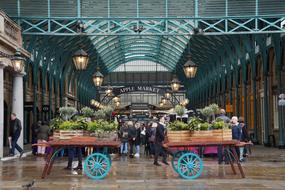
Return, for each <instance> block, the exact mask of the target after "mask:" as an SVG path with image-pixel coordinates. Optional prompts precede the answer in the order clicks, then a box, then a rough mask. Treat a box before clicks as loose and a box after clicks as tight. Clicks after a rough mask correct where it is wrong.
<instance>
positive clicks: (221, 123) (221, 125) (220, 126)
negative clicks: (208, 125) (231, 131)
mask: <svg viewBox="0 0 285 190" xmlns="http://www.w3.org/2000/svg"><path fill="white" fill-rule="evenodd" d="M224 127H225V123H224V121H215V122H213V124H212V129H223V128H224Z"/></svg>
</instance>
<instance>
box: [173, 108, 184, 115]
mask: <svg viewBox="0 0 285 190" xmlns="http://www.w3.org/2000/svg"><path fill="white" fill-rule="evenodd" d="M174 111H175V113H176V114H177V115H178V116H180V117H181V116H183V115H184V114H185V108H184V107H183V106H181V105H176V106H175V108H174Z"/></svg>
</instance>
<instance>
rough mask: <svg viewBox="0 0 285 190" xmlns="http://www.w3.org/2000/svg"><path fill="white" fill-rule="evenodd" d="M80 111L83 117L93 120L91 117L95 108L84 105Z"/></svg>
mask: <svg viewBox="0 0 285 190" xmlns="http://www.w3.org/2000/svg"><path fill="white" fill-rule="evenodd" d="M80 112H81V114H82V115H83V117H86V119H87V121H91V117H93V116H94V110H93V109H91V108H89V107H83V108H82V109H81V110H80Z"/></svg>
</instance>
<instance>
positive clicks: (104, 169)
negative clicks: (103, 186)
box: [84, 153, 111, 180]
mask: <svg viewBox="0 0 285 190" xmlns="http://www.w3.org/2000/svg"><path fill="white" fill-rule="evenodd" d="M110 169H111V162H110V159H109V158H108V157H107V156H106V155H104V154H101V153H94V154H90V155H89V156H88V157H87V158H86V160H85V161H84V172H85V174H86V175H87V176H88V177H89V178H91V179H96V180H98V179H103V178H104V177H106V176H107V174H108V173H109V171H110Z"/></svg>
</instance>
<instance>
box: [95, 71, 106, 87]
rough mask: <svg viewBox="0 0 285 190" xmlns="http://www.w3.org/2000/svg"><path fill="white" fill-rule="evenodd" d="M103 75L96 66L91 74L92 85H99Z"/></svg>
mask: <svg viewBox="0 0 285 190" xmlns="http://www.w3.org/2000/svg"><path fill="white" fill-rule="evenodd" d="M103 80H104V76H103V74H102V73H101V72H100V71H99V68H97V71H96V73H95V74H94V75H93V82H94V85H95V86H97V87H100V86H101V85H102V83H103Z"/></svg>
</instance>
